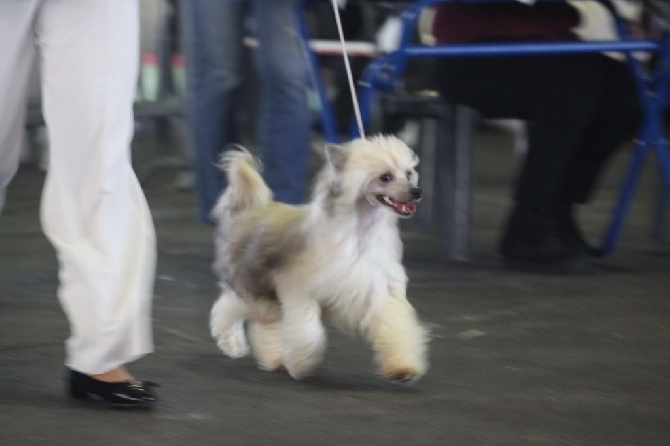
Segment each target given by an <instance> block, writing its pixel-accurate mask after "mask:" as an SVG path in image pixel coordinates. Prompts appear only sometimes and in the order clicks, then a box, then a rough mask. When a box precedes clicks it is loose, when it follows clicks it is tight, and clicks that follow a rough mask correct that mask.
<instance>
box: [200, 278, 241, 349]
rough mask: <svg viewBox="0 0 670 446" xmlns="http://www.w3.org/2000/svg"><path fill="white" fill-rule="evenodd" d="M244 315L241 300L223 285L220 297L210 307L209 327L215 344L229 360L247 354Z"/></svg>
mask: <svg viewBox="0 0 670 446" xmlns="http://www.w3.org/2000/svg"><path fill="white" fill-rule="evenodd" d="M246 314H247V310H246V305H245V303H244V302H243V301H242V299H240V298H239V296H238V295H237V293H235V292H234V291H233V290H232V289H230V288H228V287H227V286H225V285H223V286H222V290H221V296H219V299H218V300H217V301H216V302H215V303H214V306H213V307H212V312H211V314H210V319H209V326H210V329H211V332H212V337H213V338H214V339H216V344H217V345H218V346H219V348H220V349H221V351H222V352H223V353H225V354H226V355H228V356H230V357H231V358H241V357H242V356H246V355H247V354H248V353H249V344H248V343H247V338H246V334H245V333H244V321H245V319H246Z"/></svg>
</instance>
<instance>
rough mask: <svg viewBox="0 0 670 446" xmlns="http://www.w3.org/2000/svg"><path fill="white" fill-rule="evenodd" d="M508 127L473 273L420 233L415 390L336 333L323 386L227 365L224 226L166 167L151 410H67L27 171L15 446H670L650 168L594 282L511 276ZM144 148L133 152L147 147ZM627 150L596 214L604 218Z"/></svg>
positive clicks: (16, 290) (590, 220) (669, 372)
mask: <svg viewBox="0 0 670 446" xmlns="http://www.w3.org/2000/svg"><path fill="white" fill-rule="evenodd" d="M510 147H511V144H510V141H509V139H508V138H507V136H506V135H504V134H502V133H500V132H497V131H492V130H487V131H484V132H482V135H481V139H480V141H479V144H478V148H477V150H478V153H477V162H478V168H477V189H476V194H475V222H476V226H475V248H474V249H475V252H474V257H473V260H472V262H469V263H452V262H447V261H445V260H444V258H443V257H442V251H441V247H440V245H439V242H438V241H437V240H436V239H435V238H434V237H433V236H432V235H431V234H429V233H425V232H423V233H418V232H412V231H409V230H407V231H405V232H404V238H405V242H406V266H407V268H408V273H409V277H410V279H411V283H410V286H409V297H410V299H411V301H412V302H413V303H414V304H415V306H416V307H417V308H418V310H419V311H420V313H421V315H422V317H423V319H424V320H425V321H426V322H428V323H429V324H431V326H432V328H433V339H432V342H431V347H430V357H431V363H432V367H431V369H430V371H429V373H428V375H427V376H426V377H425V378H424V379H423V380H422V381H420V382H418V383H417V384H415V385H414V386H412V387H409V388H405V387H400V386H396V385H392V384H390V383H387V382H385V381H383V380H382V379H380V378H379V377H378V376H377V375H376V374H375V371H374V368H373V364H372V360H371V356H370V352H369V350H368V348H367V347H366V346H365V345H363V344H362V343H360V342H358V341H357V340H355V339H350V338H347V337H343V336H341V335H339V334H337V333H332V334H331V336H330V345H329V350H328V354H327V359H326V361H325V363H324V364H323V366H322V367H321V368H320V369H319V370H318V373H317V375H316V376H315V377H314V378H311V379H309V380H307V381H306V382H302V383H298V382H294V381H292V380H291V379H290V378H289V377H288V376H287V375H285V374H268V373H265V372H261V371H259V370H257V369H256V367H255V366H254V364H253V361H252V360H251V359H249V358H245V359H241V360H230V359H227V358H225V357H223V356H222V355H221V354H220V353H219V352H218V350H217V348H216V346H215V345H214V343H213V342H212V340H211V339H210V336H209V333H208V328H207V323H208V312H209V308H210V306H211V304H212V303H213V301H214V299H215V298H216V294H217V287H216V281H215V279H214V278H213V277H212V274H211V273H210V261H211V250H212V246H211V241H210V235H211V228H208V227H203V226H201V225H198V224H196V223H194V218H193V216H194V214H195V213H194V204H193V197H192V194H191V192H190V191H183V190H177V188H175V187H174V181H173V180H174V175H173V174H174V172H170V171H164V172H160V173H159V174H158V175H156V176H155V177H153V178H152V179H151V181H150V182H149V183H148V185H147V187H146V194H147V196H148V199H149V202H150V205H151V207H152V212H153V215H154V218H155V222H156V226H157V231H158V250H159V257H158V275H157V279H156V289H155V307H154V308H155V309H154V328H155V341H156V353H155V354H153V355H150V356H148V357H146V358H144V359H142V360H141V361H139V362H137V363H136V364H134V365H133V367H132V371H133V372H134V373H135V374H136V375H138V376H139V377H142V378H145V379H151V380H155V381H158V382H159V383H160V384H161V385H162V388H161V389H159V390H160V395H161V397H162V402H161V403H160V405H159V407H158V408H157V410H155V411H153V412H149V413H132V412H131V413H127V412H117V411H109V410H107V409H104V408H99V407H97V406H94V405H90V404H83V403H80V402H75V401H71V400H69V399H67V398H66V397H65V395H64V391H63V383H62V358H63V341H64V339H65V338H66V336H67V333H68V326H67V323H66V321H65V319H64V316H63V314H62V311H61V309H60V307H59V305H58V301H57V298H56V288H57V282H56V259H55V256H54V253H53V250H52V249H51V247H50V245H49V244H48V243H47V241H46V240H45V238H44V236H43V235H42V234H41V231H40V228H39V223H38V198H39V193H40V188H41V184H42V181H43V175H42V174H41V173H40V172H38V171H36V170H34V169H33V168H29V167H24V168H22V169H21V170H20V172H19V173H18V175H17V177H16V180H15V181H14V183H13V184H12V186H11V188H10V194H9V202H8V205H7V208H6V210H5V213H4V214H3V215H2V218H1V219H0V246H1V247H2V248H1V249H0V284H1V286H0V290H1V293H0V308H1V309H2V310H1V311H0V334H1V336H0V444H1V445H33V444H35V445H41V444H45V445H97V446H103V445H187V444H191V445H275V444H276V445H516V446H518V445H662V444H670V356H669V353H668V352H669V351H670V349H669V348H670V292H669V289H670V275H669V274H668V269H669V260H670V249H669V247H668V245H667V244H658V243H652V242H650V240H649V237H648V230H649V216H650V202H651V194H650V191H651V190H652V188H651V186H652V184H653V181H652V180H653V169H651V168H650V169H649V171H648V175H646V176H645V184H643V185H642V186H641V188H640V191H639V193H638V195H637V199H636V203H635V207H634V209H633V212H632V214H631V217H630V218H629V219H628V222H627V225H626V231H625V234H624V237H623V239H622V241H621V243H620V244H619V247H618V249H617V251H616V252H615V253H614V254H613V255H611V256H610V257H608V258H606V259H603V260H602V261H601V262H600V263H601V265H600V268H599V270H598V271H597V272H595V273H593V274H588V275H579V276H549V275H533V274H525V273H519V272H510V271H506V270H504V269H503V268H501V267H500V266H499V265H498V263H497V259H496V256H495V254H494V250H495V243H496V239H497V236H498V227H499V225H500V223H501V221H502V219H503V218H504V216H505V212H506V209H507V204H508V196H509V190H510V187H511V184H512V179H513V172H514V167H515V166H514V163H515V161H514V157H513V154H512V153H511V149H510ZM140 149H142V148H141V147H140V148H136V150H140ZM624 164H625V159H624V158H623V157H621V158H620V159H618V160H617V162H616V163H615V165H614V166H613V167H612V169H610V172H609V173H608V177H607V178H606V179H605V184H604V186H603V189H602V192H601V193H600V194H599V196H598V198H597V200H596V201H595V202H594V204H593V205H591V206H590V207H589V208H588V209H586V210H585V211H584V213H583V214H584V215H583V220H584V226H585V227H586V229H587V231H588V233H589V235H590V236H591V237H593V238H594V239H595V238H597V237H599V236H600V234H601V233H602V231H603V227H604V224H605V222H606V221H607V219H608V218H609V212H610V207H611V203H612V200H613V198H614V196H615V192H616V185H617V184H618V180H619V177H620V175H621V169H622V167H623V166H624Z"/></svg>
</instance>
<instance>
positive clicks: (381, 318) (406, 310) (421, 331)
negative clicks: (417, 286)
mask: <svg viewBox="0 0 670 446" xmlns="http://www.w3.org/2000/svg"><path fill="white" fill-rule="evenodd" d="M364 332H365V335H366V336H367V338H368V340H369V341H370V343H371V344H372V348H373V349H374V351H375V353H376V359H377V362H378V363H379V366H380V368H381V373H382V375H384V377H385V378H388V379H390V380H392V381H397V382H402V383H407V384H409V383H412V382H414V381H416V380H418V379H419V378H420V377H421V376H423V375H424V374H425V373H426V370H427V368H428V362H427V360H426V350H427V347H426V344H427V340H428V333H427V331H426V329H425V328H424V327H423V326H422V325H421V323H420V322H419V320H418V317H417V315H416V311H415V310H414V308H412V306H411V305H410V304H409V302H407V300H406V299H404V298H403V297H396V296H393V297H391V298H390V299H389V300H388V301H387V302H386V303H385V304H384V305H383V306H382V307H381V308H380V310H379V311H378V313H377V314H375V315H373V316H372V318H371V320H370V324H369V326H368V327H367V330H364Z"/></svg>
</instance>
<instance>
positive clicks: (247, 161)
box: [213, 147, 272, 216]
mask: <svg viewBox="0 0 670 446" xmlns="http://www.w3.org/2000/svg"><path fill="white" fill-rule="evenodd" d="M219 166H220V167H221V169H222V170H223V171H224V172H225V173H226V176H227V177H228V186H227V187H226V192H225V193H224V194H223V195H222V196H221V199H220V200H219V202H218V203H217V205H216V207H215V208H214V212H213V213H214V215H215V216H220V215H221V214H222V212H224V211H228V212H241V211H245V210H248V209H254V208H262V207H266V206H268V205H269V204H270V202H272V192H271V191H270V188H269V187H268V186H267V185H266V184H265V181H263V178H262V177H261V174H260V165H259V163H258V161H256V159H255V158H254V156H253V155H252V154H251V153H249V151H248V150H246V149H244V148H242V147H238V150H228V151H226V153H224V155H223V156H222V157H221V163H220V165H219Z"/></svg>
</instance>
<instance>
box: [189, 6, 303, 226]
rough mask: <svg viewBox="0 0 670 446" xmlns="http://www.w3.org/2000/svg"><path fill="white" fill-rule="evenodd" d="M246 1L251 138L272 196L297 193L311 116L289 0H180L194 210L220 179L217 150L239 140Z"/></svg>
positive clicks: (290, 197) (208, 199)
mask: <svg viewBox="0 0 670 446" xmlns="http://www.w3.org/2000/svg"><path fill="white" fill-rule="evenodd" d="M247 5H250V6H251V7H252V12H253V16H252V17H253V19H254V22H255V27H254V28H255V37H256V38H257V39H258V43H259V46H258V49H257V50H256V51H255V55H254V56H255V58H254V62H255V67H256V75H257V78H258V82H259V101H260V104H259V110H258V120H257V131H258V134H257V142H258V147H259V155H260V157H261V159H262V161H263V165H264V171H263V174H264V177H265V180H266V182H267V183H268V186H269V187H270V189H271V190H272V192H273V193H274V196H275V199H276V200H278V201H282V202H285V203H289V204H297V203H301V202H302V201H303V199H304V191H305V183H306V179H307V157H308V153H309V138H310V126H311V118H310V113H309V109H308V105H307V86H308V79H309V78H308V73H309V71H308V64H307V58H306V57H305V53H304V50H303V47H302V44H301V42H300V40H299V36H298V32H297V27H296V26H295V7H296V0H252V1H251V3H249V2H247V1H245V0H183V1H182V4H181V8H182V11H181V14H182V19H183V20H182V24H183V28H184V37H185V39H184V41H185V51H186V55H187V68H188V89H189V113H190V117H191V120H192V131H193V138H194V146H195V147H194V150H195V159H194V164H195V173H196V188H197V196H198V207H199V218H200V220H201V221H202V222H211V218H210V212H211V210H212V208H213V207H214V205H215V204H216V200H217V199H218V197H219V196H220V194H221V192H222V191H223V189H224V188H225V186H226V183H225V178H224V176H223V175H222V173H221V172H220V170H219V169H218V168H217V167H216V164H217V163H218V162H219V158H220V156H221V153H222V151H223V150H225V149H226V148H227V146H228V145H229V144H231V143H237V142H239V129H238V125H237V121H238V120H239V119H238V118H239V115H238V113H239V108H240V107H241V105H242V104H241V103H240V101H239V99H240V87H241V85H242V83H243V80H244V78H245V76H247V73H245V72H244V51H245V47H244V45H243V41H242V39H243V36H244V31H245V30H244V22H245V17H246V12H247V9H248V8H247Z"/></svg>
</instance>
